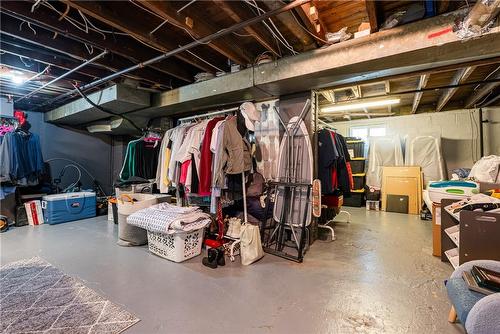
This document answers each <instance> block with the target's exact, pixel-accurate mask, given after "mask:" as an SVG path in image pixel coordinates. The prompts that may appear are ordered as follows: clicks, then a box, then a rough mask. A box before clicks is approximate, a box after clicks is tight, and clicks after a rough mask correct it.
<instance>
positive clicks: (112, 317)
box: [0, 257, 139, 334]
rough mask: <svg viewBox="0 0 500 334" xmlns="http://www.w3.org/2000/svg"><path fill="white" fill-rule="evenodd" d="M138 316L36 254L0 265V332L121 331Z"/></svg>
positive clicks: (79, 333)
mask: <svg viewBox="0 0 500 334" xmlns="http://www.w3.org/2000/svg"><path fill="white" fill-rule="evenodd" d="M138 321H139V319H138V318H137V317H135V316H134V315H133V314H131V313H130V312H128V311H126V310H124V309H123V308H122V307H120V306H118V305H116V304H113V303H112V302H110V301H109V300H107V299H106V298H104V297H102V296H100V295H99V294H97V293H96V292H95V291H94V290H92V289H90V288H88V287H86V286H85V285H84V284H83V283H82V282H81V281H79V280H77V279H75V278H73V277H70V276H68V275H65V274H64V273H63V272H62V271H60V270H59V269H57V268H55V267H54V266H52V265H51V264H50V263H47V262H46V261H44V260H42V259H40V258H38V257H36V258H33V259H29V260H21V261H17V262H13V263H10V264H7V265H5V266H2V267H0V333H49V334H62V333H64V334H84V333H96V334H97V333H108V334H112V333H121V332H123V331H124V330H126V329H127V328H129V327H130V326H132V325H134V324H135V323H137V322H138Z"/></svg>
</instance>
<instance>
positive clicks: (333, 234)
mask: <svg viewBox="0 0 500 334" xmlns="http://www.w3.org/2000/svg"><path fill="white" fill-rule="evenodd" d="M318 123H320V124H321V126H322V127H323V128H326V129H330V130H333V131H337V129H336V128H334V127H333V126H332V125H330V124H328V123H327V122H325V121H323V120H321V119H319V118H318ZM340 214H345V215H346V216H347V221H346V222H347V223H350V222H351V214H350V213H349V212H347V211H345V210H340V211H339V212H338V213H337V214H336V215H335V216H334V217H333V218H332V219H330V220H328V221H327V222H326V223H325V224H318V228H322V229H325V230H328V231H330V232H331V233H332V240H331V241H333V240H335V230H334V229H333V227H331V226H329V224H330V223H336V222H337V221H335V220H334V219H335V217H338V216H339V215H340Z"/></svg>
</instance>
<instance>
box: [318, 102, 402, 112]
mask: <svg viewBox="0 0 500 334" xmlns="http://www.w3.org/2000/svg"><path fill="white" fill-rule="evenodd" d="M399 102H401V99H386V100H375V101H367V102H359V103H356V102H353V103H345V104H339V105H333V106H328V107H324V108H321V111H322V112H338V111H349V110H362V109H363V108H370V107H383V106H389V105H393V104H398V103H399Z"/></svg>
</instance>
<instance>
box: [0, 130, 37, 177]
mask: <svg viewBox="0 0 500 334" xmlns="http://www.w3.org/2000/svg"><path fill="white" fill-rule="evenodd" d="M2 138H3V139H2V141H1V143H0V181H1V182H10V183H13V184H17V185H21V186H26V185H36V184H38V178H39V177H40V175H41V174H42V172H43V157H42V150H41V147H40V138H39V137H38V135H36V134H34V133H31V132H28V131H23V130H16V131H14V132H10V133H6V134H5V135H4V136H3V137H2Z"/></svg>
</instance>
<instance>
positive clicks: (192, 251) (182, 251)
mask: <svg viewBox="0 0 500 334" xmlns="http://www.w3.org/2000/svg"><path fill="white" fill-rule="evenodd" d="M204 230H205V228H204V227H202V228H200V229H198V230H194V231H189V232H178V233H174V234H166V233H157V232H151V231H148V246H149V251H150V252H151V253H153V254H156V255H158V256H161V257H163V258H165V259H167V260H170V261H174V262H182V261H185V260H188V259H190V258H193V257H195V256H198V255H200V254H201V246H202V244H203V234H204Z"/></svg>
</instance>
